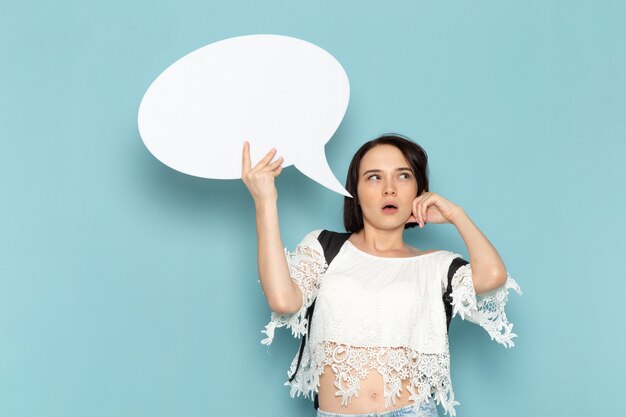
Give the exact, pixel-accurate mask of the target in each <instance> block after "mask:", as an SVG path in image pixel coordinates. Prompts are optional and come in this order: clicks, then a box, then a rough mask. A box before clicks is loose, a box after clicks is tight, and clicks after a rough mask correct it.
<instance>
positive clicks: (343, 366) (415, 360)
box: [284, 341, 459, 416]
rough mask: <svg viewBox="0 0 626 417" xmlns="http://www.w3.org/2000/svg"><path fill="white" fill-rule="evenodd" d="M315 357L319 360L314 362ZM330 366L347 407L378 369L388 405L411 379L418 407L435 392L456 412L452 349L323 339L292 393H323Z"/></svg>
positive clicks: (410, 388) (293, 384) (304, 359)
mask: <svg viewBox="0 0 626 417" xmlns="http://www.w3.org/2000/svg"><path fill="white" fill-rule="evenodd" d="M311 356H312V357H313V362H312V363H311ZM296 363H297V355H296V357H295V358H294V360H293V361H292V364H291V366H290V369H289V372H288V375H292V374H293V371H294V370H295V365H296ZM326 365H329V366H330V367H331V369H332V371H333V372H334V374H335V387H336V388H337V389H338V390H337V391H336V392H335V396H337V397H339V396H341V405H342V406H347V405H348V404H349V403H350V402H351V400H352V397H353V396H356V397H358V396H359V395H358V393H359V390H360V384H361V380H363V379H365V378H366V377H367V376H368V375H369V373H370V372H371V371H372V370H376V371H377V372H378V373H379V374H380V375H381V376H382V377H383V385H384V396H385V408H388V407H390V406H392V405H395V403H396V398H400V397H401V392H402V381H403V380H408V381H409V384H408V385H406V386H405V387H406V389H407V391H408V392H409V393H410V394H411V395H410V396H409V399H410V400H411V401H413V402H414V403H415V406H416V408H417V407H419V406H420V405H422V404H426V403H427V402H428V401H429V400H430V398H431V397H432V396H433V395H434V398H435V400H436V401H437V403H438V404H441V405H442V407H443V409H444V410H445V412H446V414H447V413H448V412H450V415H451V416H455V415H456V413H455V410H454V406H455V405H458V404H459V402H458V401H455V400H454V392H453V390H452V384H451V382H450V356H449V354H448V353H437V354H426V353H420V352H417V351H415V350H412V349H411V348H408V347H397V348H383V347H357V346H349V345H344V344H337V343H334V342H328V341H326V342H321V343H318V344H315V345H313V346H311V353H310V354H309V349H305V352H304V354H303V357H302V363H301V364H300V366H301V368H300V369H299V370H298V374H297V375H296V377H295V379H294V380H293V381H292V382H289V381H287V382H285V384H284V385H287V386H290V387H291V391H290V395H291V397H295V396H299V395H300V394H302V395H303V396H304V397H306V398H309V397H312V395H313V393H315V392H318V388H319V376H320V375H321V374H322V373H323V372H324V367H325V366H326Z"/></svg>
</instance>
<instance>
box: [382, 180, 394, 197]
mask: <svg viewBox="0 0 626 417" xmlns="http://www.w3.org/2000/svg"><path fill="white" fill-rule="evenodd" d="M384 194H385V195H396V189H395V187H394V186H393V183H392V182H388V183H387V184H385V190H384Z"/></svg>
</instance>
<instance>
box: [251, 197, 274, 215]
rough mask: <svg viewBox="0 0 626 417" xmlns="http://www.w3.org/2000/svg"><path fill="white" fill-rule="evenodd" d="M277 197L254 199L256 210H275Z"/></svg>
mask: <svg viewBox="0 0 626 417" xmlns="http://www.w3.org/2000/svg"><path fill="white" fill-rule="evenodd" d="M277 201H278V198H277V197H267V198H263V199H260V200H255V201H254V205H255V207H256V211H257V213H258V212H265V211H268V210H276V208H277Z"/></svg>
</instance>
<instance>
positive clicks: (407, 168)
mask: <svg viewBox="0 0 626 417" xmlns="http://www.w3.org/2000/svg"><path fill="white" fill-rule="evenodd" d="M398 171H409V172H411V173H413V171H412V170H411V168H409V167H400V168H396V172H398ZM379 172H382V171H381V170H380V169H368V170H367V171H365V172H364V173H363V176H365V175H367V174H374V173H376V174H377V173H379Z"/></svg>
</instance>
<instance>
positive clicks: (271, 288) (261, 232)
mask: <svg viewBox="0 0 626 417" xmlns="http://www.w3.org/2000/svg"><path fill="white" fill-rule="evenodd" d="M256 227H257V248H258V257H257V263H258V269H259V279H260V281H261V287H262V288H263V292H264V293H265V297H266V298H267V302H268V305H269V307H270V309H272V311H275V312H277V313H280V314H285V313H288V312H289V311H292V310H293V309H294V302H295V301H297V298H298V297H297V294H295V293H294V291H295V288H294V287H295V285H294V282H293V280H292V279H291V275H290V274H289V267H288V265H287V259H286V257H285V251H284V249H283V242H282V240H281V237H280V227H279V223H278V207H277V204H276V200H272V201H263V202H259V203H257V204H256ZM300 298H301V297H300Z"/></svg>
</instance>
